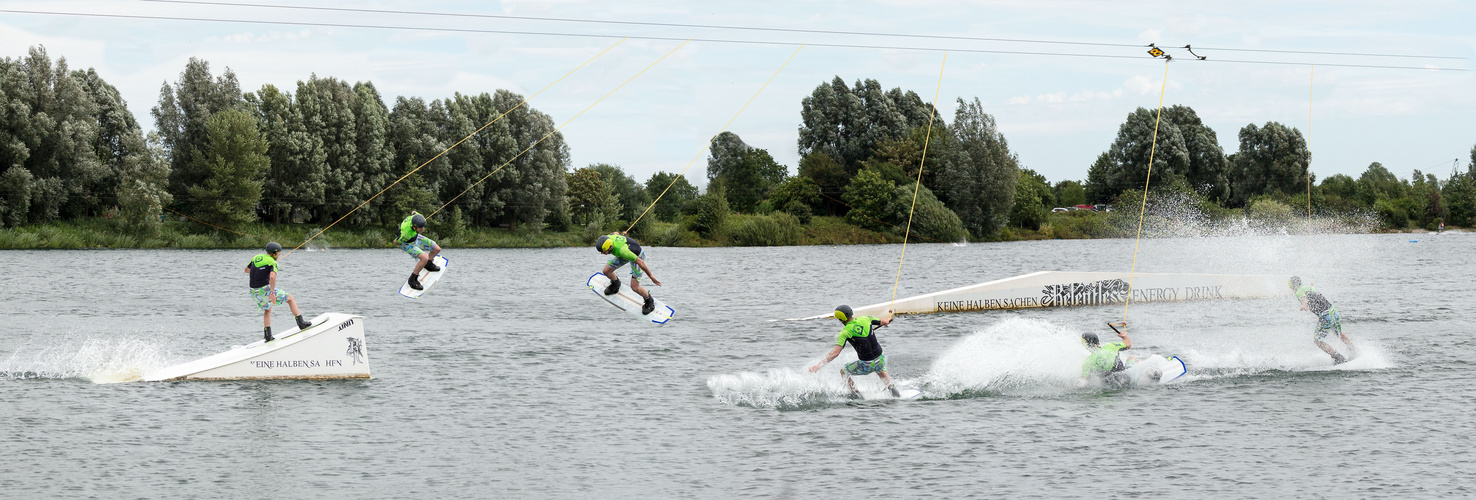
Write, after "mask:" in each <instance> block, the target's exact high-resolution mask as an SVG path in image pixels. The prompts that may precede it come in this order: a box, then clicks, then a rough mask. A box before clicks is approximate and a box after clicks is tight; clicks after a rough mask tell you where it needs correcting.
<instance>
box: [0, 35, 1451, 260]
mask: <svg viewBox="0 0 1476 500" xmlns="http://www.w3.org/2000/svg"><path fill="white" fill-rule="evenodd" d="M522 101H523V98H522V96H519V95H517V94H515V93H513V92H509V91H506V90H498V91H495V92H492V93H482V94H479V95H465V94H460V93H457V94H455V95H453V96H452V97H449V98H445V99H436V100H431V101H429V102H427V101H426V100H424V99H422V98H418V97H405V96H400V97H397V98H396V99H395V100H394V102H393V105H392V106H386V104H385V100H384V98H383V96H382V95H381V94H380V93H379V91H378V90H377V89H376V88H375V87H374V85H373V83H371V82H358V83H354V84H349V83H348V82H345V81H342V80H338V79H336V78H333V77H318V76H317V75H312V76H310V77H309V78H308V79H307V80H304V81H299V82H297V85H296V87H295V88H292V89H280V88H277V87H276V86H273V85H270V84H268V85H264V86H262V87H261V88H260V89H256V90H254V91H243V90H242V89H241V88H240V85H239V82H238V81H237V79H236V76H235V74H234V73H233V72H231V71H230V70H229V69H226V70H225V71H223V72H221V73H220V74H218V75H216V74H212V72H211V70H210V65H209V63H208V62H206V61H203V60H199V59H193V58H192V59H190V61H189V62H188V63H187V64H186V66H185V68H184V70H183V71H182V72H181V73H180V74H179V76H178V78H177V79H176V80H175V81H174V82H165V83H164V84H163V85H162V87H161V89H160V93H159V100H158V102H157V104H156V105H154V106H153V107H152V108H151V110H150V116H151V117H152V118H153V119H154V122H155V123H154V124H155V132H153V133H150V134H148V135H147V136H146V135H145V134H144V132H143V129H142V127H141V126H140V125H139V123H137V122H136V121H135V119H134V118H133V115H132V113H130V112H129V111H128V108H127V105H126V103H125V102H124V101H123V99H122V97H121V96H120V95H119V93H118V91H117V89H115V88H114V87H112V86H111V85H109V84H108V83H107V82H105V81H104V80H103V79H102V78H101V77H100V76H99V75H98V74H97V73H96V72H95V71H93V70H91V69H88V70H86V71H82V70H71V69H69V68H68V67H67V63H66V60H65V58H62V59H58V60H57V61H55V62H53V61H52V60H51V59H50V57H49V56H48V55H47V53H46V51H45V49H44V48H42V47H33V48H31V49H30V50H29V52H28V54H27V55H26V56H25V57H23V58H18V59H10V58H5V59H0V116H3V120H0V224H3V225H6V226H12V227H14V226H19V225H23V224H31V223H43V222H48V221H54V220H72V219H77V218H84V217H101V216H107V217H113V218H116V220H117V221H118V222H119V223H120V224H123V225H125V226H126V227H128V228H130V229H133V230H137V231H142V232H152V233H157V231H158V229H159V224H160V219H161V217H160V216H161V214H164V213H165V212H166V211H173V212H179V213H183V214H189V215H190V217H192V218H195V219H198V220H201V221H205V222H208V223H210V224H214V225H219V226H225V227H231V226H237V225H240V224H244V223H248V222H252V221H256V220H265V221H269V222H273V223H302V222H307V223H313V224H319V225H321V224H325V223H327V222H331V221H333V220H337V219H338V218H340V217H343V216H345V215H349V217H348V220H347V222H348V223H349V224H354V225H392V224H394V223H395V222H398V221H399V220H400V219H401V218H403V217H404V215H405V214H407V213H409V212H410V211H412V210H417V211H420V212H421V213H426V214H429V213H431V212H435V211H437V210H438V209H440V208H442V207H443V206H445V207H447V208H448V209H449V210H447V211H445V212H442V213H443V214H445V215H443V216H440V217H444V218H445V219H447V220H443V222H449V223H450V224H451V225H453V226H456V227H462V226H466V225H471V226H507V227H509V228H526V229H531V230H535V231H536V230H541V229H543V228H545V227H552V228H554V229H557V230H564V229H568V228H575V227H579V228H583V229H584V230H585V231H586V233H587V234H595V233H599V232H603V231H608V230H612V229H625V228H626V227H628V225H631V224H632V221H637V220H639V221H640V222H639V223H635V224H634V227H633V228H632V230H633V231H634V232H635V233H636V234H637V235H639V236H642V237H657V236H663V235H655V234H652V233H651V230H652V227H654V226H653V224H654V223H655V221H665V222H667V223H672V224H674V228H673V229H672V230H671V231H670V233H671V234H669V235H664V236H667V237H664V238H662V239H663V240H664V241H666V242H667V243H675V242H680V241H683V237H685V235H687V234H693V235H696V236H698V237H701V238H710V239H723V238H726V237H731V241H733V242H736V243H740V244H776V242H777V243H785V242H792V241H794V240H795V239H796V237H795V236H793V235H794V234H796V233H797V231H798V230H799V229H798V228H799V227H801V226H803V225H806V224H809V223H810V222H811V220H812V218H813V217H815V216H834V217H840V218H842V219H843V220H844V221H845V222H847V223H850V224H853V225H855V226H860V227H863V228H866V229H870V230H873V231H879V232H894V233H897V234H901V232H902V231H904V230H905V229H903V228H904V227H905V226H906V225H907V224H908V221H909V220H910V221H911V227H912V229H911V234H913V235H917V236H920V237H922V238H924V239H928V240H933V241H957V240H960V239H965V238H972V239H992V238H997V237H999V235H1000V233H1001V230H1003V229H1005V228H1012V227H1013V228H1024V229H1038V228H1039V227H1040V225H1041V224H1042V223H1043V222H1044V221H1045V220H1046V219H1047V216H1048V214H1049V211H1050V209H1051V208H1053V207H1055V206H1069V205H1076V204H1082V203H1112V202H1114V200H1116V199H1117V198H1118V197H1119V196H1120V195H1121V194H1122V193H1123V192H1124V191H1130V190H1133V189H1142V179H1143V178H1144V176H1145V175H1146V173H1147V166H1148V161H1149V155H1150V154H1152V158H1153V160H1152V161H1153V183H1152V187H1153V188H1154V189H1159V190H1163V189H1167V190H1180V191H1192V192H1194V193H1196V194H1197V195H1198V196H1200V197H1202V198H1203V199H1205V200H1207V201H1208V202H1209V203H1213V204H1215V205H1218V206H1220V207H1224V208H1226V209H1236V208H1244V207H1248V206H1251V205H1253V204H1255V203H1261V202H1277V203H1282V204H1290V205H1295V206H1305V204H1306V203H1307V186H1306V182H1307V179H1308V175H1307V172H1308V170H1307V169H1308V165H1309V162H1310V154H1309V152H1308V150H1307V146H1306V141H1305V140H1304V139H1303V137H1302V135H1301V132H1300V131H1297V130H1296V129H1294V128H1291V127H1287V126H1284V125H1282V124H1279V123H1276V122H1269V123H1266V124H1264V125H1262V126H1256V125H1255V124H1250V125H1247V126H1246V127H1244V128H1242V129H1241V130H1240V133H1239V150H1238V151H1236V152H1234V153H1231V154H1225V153H1224V151H1222V149H1221V147H1220V145H1219V141H1218V139H1217V137H1216V135H1215V132H1214V131H1213V130H1211V129H1210V128H1209V127H1208V126H1206V125H1204V124H1203V122H1202V121H1201V120H1200V119H1199V117H1198V116H1197V115H1196V114H1195V112H1194V110H1193V109H1191V108H1189V107H1186V106H1171V107H1169V108H1165V109H1164V110H1163V119H1162V121H1161V122H1160V124H1159V130H1158V140H1157V149H1156V150H1155V151H1152V152H1150V151H1149V150H1150V144H1152V143H1153V140H1152V134H1153V123H1154V119H1155V111H1154V110H1148V109H1143V108H1139V109H1137V110H1135V111H1133V112H1132V113H1129V114H1128V116H1127V119H1126V120H1125V121H1124V123H1123V124H1122V125H1121V126H1120V127H1119V131H1118V136H1117V138H1116V140H1115V141H1114V142H1113V143H1112V144H1111V145H1109V147H1108V148H1107V150H1106V151H1105V152H1103V153H1102V154H1101V155H1100V156H1099V157H1098V158H1097V159H1096V161H1095V162H1094V163H1093V164H1092V165H1090V166H1089V168H1088V169H1087V175H1086V179H1084V180H1081V181H1076V180H1064V181H1061V182H1058V183H1055V184H1051V183H1050V182H1049V181H1048V180H1047V179H1046V178H1045V177H1044V176H1042V175H1040V174H1038V173H1036V172H1035V171H1033V170H1031V169H1028V168H1024V167H1022V166H1021V165H1020V162H1019V160H1018V158H1017V156H1016V155H1015V154H1014V153H1012V152H1011V151H1010V149H1009V145H1008V141H1007V140H1006V139H1005V137H1004V135H1003V134H1002V133H1000V132H999V130H998V127H997V125H996V123H995V120H994V117H993V116H991V115H989V114H988V113H986V112H984V108H983V105H982V104H981V103H980V101H979V100H978V98H973V99H969V100H966V99H964V98H957V99H956V104H957V106H956V109H955V111H954V113H953V117H952V120H951V122H950V121H947V120H944V118H943V117H942V116H940V115H939V114H938V113H937V112H936V111H935V110H934V109H932V107H931V106H930V105H929V104H928V103H926V102H924V101H923V100H922V99H921V98H920V97H919V96H918V95H917V94H916V93H915V92H912V91H904V90H902V89H901V88H895V87H894V88H892V89H890V90H887V89H885V88H884V87H883V86H882V85H881V84H880V83H879V82H877V81H876V80H872V79H862V80H856V81H855V82H854V83H852V84H847V82H846V81H845V80H843V79H842V78H840V77H839V76H837V77H835V78H834V79H833V80H831V81H830V82H826V83H821V84H819V85H818V86H816V87H815V89H814V90H813V91H812V92H811V93H810V94H809V95H808V96H805V97H804V98H803V99H802V100H801V116H800V125H799V130H798V132H799V134H798V135H799V140H798V144H797V148H798V152H799V154H800V161H799V165H798V166H797V168H796V169H795V174H794V175H791V173H790V172H791V169H790V168H789V167H788V166H785V165H780V164H778V163H777V162H776V161H775V160H774V158H773V156H772V155H770V154H769V152H768V151H767V150H764V149H762V148H757V147H754V146H751V145H749V144H747V143H745V142H744V141H743V140H742V138H741V137H739V135H738V134H736V133H733V132H723V133H722V134H719V135H718V136H716V137H715V138H714V139H713V140H712V142H711V144H710V149H709V156H708V159H707V172H706V175H707V189H706V191H705V192H702V191H699V190H698V189H697V188H696V187H695V186H693V185H692V184H691V183H690V182H688V181H687V179H685V178H683V177H681V176H678V175H676V174H672V173H668V172H658V173H656V174H655V175H653V176H652V177H651V178H649V179H646V180H645V182H642V181H640V180H637V179H635V178H633V177H631V176H629V175H627V174H626V173H625V172H624V171H623V170H622V169H621V168H620V167H619V166H616V165H610V164H603V163H598V164H593V165H590V166H587V167H583V168H579V169H571V166H570V160H569V146H568V144H567V143H566V142H565V140H564V138H563V136H562V135H561V134H559V133H558V132H557V131H556V127H555V125H554V122H553V120H552V119H551V118H550V117H549V116H548V115H546V114H544V113H542V112H539V111H537V110H536V109H533V108H531V107H529V106H527V105H520V104H521V103H522ZM504 115H505V116H504ZM498 116H502V118H501V119H498V120H494V119H495V118H497V117H498ZM488 123H491V125H490V126H487V127H486V128H485V129H484V130H481V131H480V132H477V133H475V134H473V132H474V131H477V130H478V129H479V128H481V127H483V126H484V125H486V124H488ZM468 136H470V138H469V139H467V140H466V141H465V142H461V143H460V144H458V141H461V140H462V139H463V138H466V137H468ZM453 144H457V145H456V147H454V148H453V147H451V146H452V145H453ZM447 148H450V149H449V150H447ZM443 151H444V152H445V153H444V154H442V152H443ZM1472 161H1473V163H1476V148H1473V149H1472ZM504 165H505V166H504ZM417 168H419V170H418V171H417V172H416V173H415V174H414V175H409V176H406V174H407V173H409V172H411V171H412V170H415V169H417ZM919 169H921V170H919ZM402 176H403V177H404V180H402V181H400V182H399V183H398V184H394V185H393V187H391V184H392V183H394V182H395V181H396V179H400V178H401V177H402ZM1473 176H1476V172H1473V171H1472V170H1471V167H1468V168H1467V171H1466V172H1452V174H1451V176H1450V177H1448V178H1446V179H1445V180H1441V179H1439V178H1437V177H1435V176H1434V175H1433V174H1424V173H1421V172H1419V171H1416V172H1415V175H1414V176H1413V177H1412V178H1411V179H1410V180H1404V179H1401V178H1399V177H1397V176H1395V175H1394V174H1392V173H1390V172H1389V171H1388V170H1387V169H1385V168H1384V167H1383V166H1382V165H1380V164H1378V163H1374V164H1372V165H1370V166H1369V167H1368V170H1367V171H1365V172H1364V174H1363V175H1362V176H1360V177H1359V178H1358V179H1353V178H1351V177H1349V176H1345V175H1334V176H1331V177H1329V178H1327V179H1324V180H1322V182H1321V183H1320V184H1316V185H1315V186H1313V188H1312V193H1311V203H1312V205H1313V206H1314V207H1316V208H1317V209H1318V210H1323V211H1349V210H1362V211H1368V212H1373V213H1377V214H1378V215H1379V217H1380V218H1381V220H1383V221H1384V223H1385V224H1386V225H1387V226H1389V227H1405V226H1409V225H1418V226H1429V225H1433V224H1438V223H1439V222H1444V221H1449V222H1450V223H1452V224H1457V225H1463V226H1466V225H1476V177H1473ZM914 185H918V186H919V188H918V189H917V190H916V192H915V193H914V189H913V186H914ZM386 187H390V189H389V190H388V191H387V192H386V193H385V194H384V195H382V196H380V197H378V198H375V199H373V200H369V199H370V197H371V196H373V195H374V194H375V193H378V192H380V191H381V190H383V189H385V188H386ZM663 193H664V194H663ZM1298 196H1300V197H1301V198H1298ZM366 200H369V201H367V202H366ZM1299 200H1300V201H1299ZM653 201H656V204H655V205H654V206H653V205H652V202H653ZM648 207H649V208H650V210H649V211H648V210H647V208H648ZM730 213H737V214H749V215H747V216H745V217H744V218H743V219H742V220H743V222H742V223H741V224H739V225H738V226H733V227H729V224H728V220H729V218H728V215H729V214H730ZM771 234H782V235H784V234H787V235H789V236H784V237H777V238H776V237H771V236H769V235H771ZM745 242H746V243H745Z"/></svg>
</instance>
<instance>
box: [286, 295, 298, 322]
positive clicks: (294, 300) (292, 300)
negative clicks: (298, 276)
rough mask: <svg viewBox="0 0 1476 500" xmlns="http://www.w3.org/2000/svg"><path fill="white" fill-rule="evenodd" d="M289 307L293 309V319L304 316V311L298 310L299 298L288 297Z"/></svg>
mask: <svg viewBox="0 0 1476 500" xmlns="http://www.w3.org/2000/svg"><path fill="white" fill-rule="evenodd" d="M287 307H289V308H291V309H292V317H294V318H295V317H298V316H302V311H298V310H297V297H287Z"/></svg>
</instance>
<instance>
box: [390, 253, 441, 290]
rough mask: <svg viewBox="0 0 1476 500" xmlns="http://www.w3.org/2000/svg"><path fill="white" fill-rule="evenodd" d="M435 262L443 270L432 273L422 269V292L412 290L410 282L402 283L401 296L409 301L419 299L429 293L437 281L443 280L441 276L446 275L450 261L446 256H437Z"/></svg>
mask: <svg viewBox="0 0 1476 500" xmlns="http://www.w3.org/2000/svg"><path fill="white" fill-rule="evenodd" d="M435 262H436V265H437V266H441V270H440V271H436V272H430V271H426V270H424V269H422V270H421V277H420V288H421V289H420V290H416V289H414V288H410V283H409V282H405V283H400V295H404V296H405V298H408V299H418V298H420V296H421V295H425V292H429V291H430V289H431V286H432V285H435V284H436V282H437V281H440V280H441V275H442V274H446V267H447V264H450V261H447V260H446V256H444V255H437V256H436V259H435ZM401 276H404V275H401Z"/></svg>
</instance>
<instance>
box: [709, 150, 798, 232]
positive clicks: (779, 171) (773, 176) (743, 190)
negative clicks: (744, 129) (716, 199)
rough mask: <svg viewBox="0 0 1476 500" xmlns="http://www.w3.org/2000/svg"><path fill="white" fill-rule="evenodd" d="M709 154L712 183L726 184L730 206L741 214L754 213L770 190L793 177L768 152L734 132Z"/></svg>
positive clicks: (725, 189) (710, 180) (787, 169)
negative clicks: (750, 144)
mask: <svg viewBox="0 0 1476 500" xmlns="http://www.w3.org/2000/svg"><path fill="white" fill-rule="evenodd" d="M709 151H710V152H711V154H710V156H709V157H708V159H707V179H708V183H709V184H714V183H718V184H722V185H723V186H724V193H725V194H726V195H727V197H728V204H729V206H731V207H732V208H733V210H734V211H737V212H742V213H751V212H753V210H754V208H756V207H757V206H758V204H759V202H761V201H763V200H764V198H765V197H767V196H768V194H769V190H770V189H773V187H774V186H775V185H776V184H778V183H780V182H783V181H784V178H785V177H787V176H788V175H789V168H788V167H785V166H783V165H780V164H778V163H776V162H775V161H774V158H773V157H772V156H770V155H769V152H768V151H765V150H763V149H758V148H754V147H752V146H749V145H747V144H745V143H744V142H743V139H741V138H739V137H738V134H735V133H732V132H726V131H725V132H723V133H721V134H718V135H717V137H714V138H713V140H712V146H711V148H709Z"/></svg>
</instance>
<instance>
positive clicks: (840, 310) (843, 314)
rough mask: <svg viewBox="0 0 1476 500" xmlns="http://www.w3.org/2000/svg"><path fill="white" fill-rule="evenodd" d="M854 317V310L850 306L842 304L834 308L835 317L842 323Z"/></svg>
mask: <svg viewBox="0 0 1476 500" xmlns="http://www.w3.org/2000/svg"><path fill="white" fill-rule="evenodd" d="M855 317H856V311H852V310H851V306H847V305H842V306H840V307H837V308H835V319H838V320H841V322H842V323H845V322H849V321H851V319H852V318H855Z"/></svg>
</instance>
